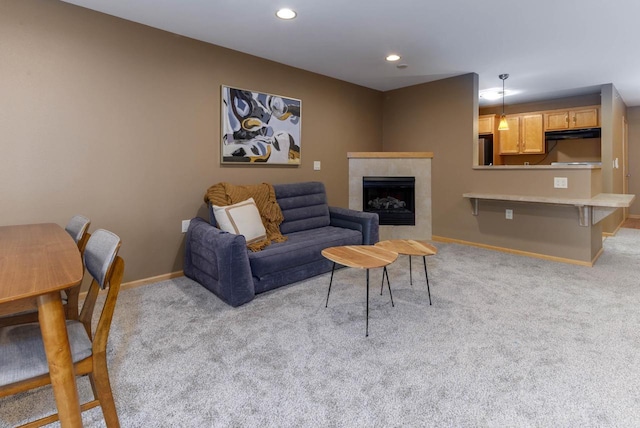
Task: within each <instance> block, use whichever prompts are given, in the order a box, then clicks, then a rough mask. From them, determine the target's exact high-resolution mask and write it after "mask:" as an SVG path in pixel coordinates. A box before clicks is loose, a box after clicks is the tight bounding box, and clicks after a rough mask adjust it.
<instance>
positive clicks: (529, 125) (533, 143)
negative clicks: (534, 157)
mask: <svg viewBox="0 0 640 428" xmlns="http://www.w3.org/2000/svg"><path fill="white" fill-rule="evenodd" d="M520 121H521V128H522V129H521V130H520V152H521V153H527V154H538V153H544V151H545V150H544V149H545V146H544V129H543V126H542V114H541V113H535V114H524V115H522V116H521V117H520Z"/></svg>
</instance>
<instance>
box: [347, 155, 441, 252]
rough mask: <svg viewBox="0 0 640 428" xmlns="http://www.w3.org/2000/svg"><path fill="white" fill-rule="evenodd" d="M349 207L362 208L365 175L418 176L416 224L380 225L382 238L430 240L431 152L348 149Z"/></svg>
mask: <svg viewBox="0 0 640 428" xmlns="http://www.w3.org/2000/svg"><path fill="white" fill-rule="evenodd" d="M347 158H348V159H349V208H350V209H353V210H358V211H362V193H363V191H362V178H363V177H366V176H378V177H385V176H386V177H407V176H410V177H415V179H416V183H415V211H416V224H415V226H384V225H383V226H380V240H386V239H419V240H430V239H431V159H432V158H433V153H431V152H349V153H347Z"/></svg>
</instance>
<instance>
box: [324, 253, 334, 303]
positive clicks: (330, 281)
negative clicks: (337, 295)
mask: <svg viewBox="0 0 640 428" xmlns="http://www.w3.org/2000/svg"><path fill="white" fill-rule="evenodd" d="M335 270H336V263H335V262H333V267H332V268H331V279H330V280H329V291H328V292H327V303H325V304H324V307H325V308H326V307H327V306H329V294H331V283H332V282H333V271H335Z"/></svg>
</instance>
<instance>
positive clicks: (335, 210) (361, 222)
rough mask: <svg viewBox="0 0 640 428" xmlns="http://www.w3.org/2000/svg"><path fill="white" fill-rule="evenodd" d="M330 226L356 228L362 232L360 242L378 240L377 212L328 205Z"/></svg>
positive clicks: (372, 242) (367, 243) (371, 243)
mask: <svg viewBox="0 0 640 428" xmlns="http://www.w3.org/2000/svg"><path fill="white" fill-rule="evenodd" d="M329 216H330V218H331V226H336V227H344V228H346V229H353V230H358V231H360V232H361V233H362V244H363V245H373V244H375V243H376V242H378V240H379V226H378V214H375V213H367V212H363V211H356V210H351V209H347V208H340V207H329Z"/></svg>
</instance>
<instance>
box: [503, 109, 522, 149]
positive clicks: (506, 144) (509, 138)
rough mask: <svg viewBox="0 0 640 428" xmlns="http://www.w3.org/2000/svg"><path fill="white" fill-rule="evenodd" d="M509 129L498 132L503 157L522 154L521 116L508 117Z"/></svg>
mask: <svg viewBox="0 0 640 428" xmlns="http://www.w3.org/2000/svg"><path fill="white" fill-rule="evenodd" d="M506 118H507V125H509V129H508V130H506V131H498V137H499V139H500V140H499V141H500V154H501V155H517V154H520V116H518V115H510V116H506Z"/></svg>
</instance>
